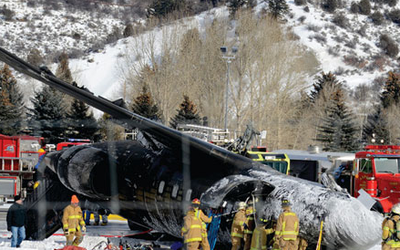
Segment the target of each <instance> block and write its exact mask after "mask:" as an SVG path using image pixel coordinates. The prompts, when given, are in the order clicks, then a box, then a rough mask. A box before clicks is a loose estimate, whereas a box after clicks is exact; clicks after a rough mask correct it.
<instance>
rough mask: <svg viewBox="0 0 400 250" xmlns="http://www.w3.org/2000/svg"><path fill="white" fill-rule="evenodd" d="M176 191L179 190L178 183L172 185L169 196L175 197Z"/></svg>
mask: <svg viewBox="0 0 400 250" xmlns="http://www.w3.org/2000/svg"><path fill="white" fill-rule="evenodd" d="M178 191H179V185H178V184H175V185H174V186H173V187H172V192H171V197H172V198H176V197H177V196H178Z"/></svg>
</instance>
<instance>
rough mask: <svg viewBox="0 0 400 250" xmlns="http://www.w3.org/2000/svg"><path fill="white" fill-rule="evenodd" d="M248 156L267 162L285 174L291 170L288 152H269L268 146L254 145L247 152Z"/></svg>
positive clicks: (263, 162)
mask: <svg viewBox="0 0 400 250" xmlns="http://www.w3.org/2000/svg"><path fill="white" fill-rule="evenodd" d="M246 157H248V158H250V159H252V160H253V161H257V162H260V163H262V164H265V165H267V166H269V167H271V168H273V169H275V170H277V171H279V172H281V173H283V174H286V175H288V174H289V172H290V160H289V157H288V156H287V154H284V153H274V152H267V148H266V147H252V148H251V149H250V150H248V151H247V152H246Z"/></svg>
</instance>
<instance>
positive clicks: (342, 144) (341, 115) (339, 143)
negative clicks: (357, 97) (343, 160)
mask: <svg viewBox="0 0 400 250" xmlns="http://www.w3.org/2000/svg"><path fill="white" fill-rule="evenodd" d="M325 114H326V116H325V117H324V118H322V125H321V126H319V127H318V134H317V138H316V140H317V141H319V142H321V143H322V145H323V150H326V151H354V150H356V149H357V148H358V142H357V132H358V129H357V128H356V126H355V124H354V122H353V121H354V120H355V118H354V115H353V114H352V112H350V111H349V109H348V108H347V107H346V105H345V99H344V91H343V89H342V88H341V86H337V87H336V88H335V89H334V91H333V93H332V95H331V101H330V103H329V105H328V106H327V108H326V110H325Z"/></svg>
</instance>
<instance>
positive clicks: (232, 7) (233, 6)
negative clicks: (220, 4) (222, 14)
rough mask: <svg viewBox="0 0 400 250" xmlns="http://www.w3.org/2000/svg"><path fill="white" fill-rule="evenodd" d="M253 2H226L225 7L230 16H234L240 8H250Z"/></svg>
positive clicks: (231, 0)
mask: <svg viewBox="0 0 400 250" xmlns="http://www.w3.org/2000/svg"><path fill="white" fill-rule="evenodd" d="M254 5H255V2H254V1H253V0H228V1H227V6H228V9H229V13H230V15H231V16H235V14H236V12H237V11H238V10H239V9H240V8H242V7H248V8H252V7H254Z"/></svg>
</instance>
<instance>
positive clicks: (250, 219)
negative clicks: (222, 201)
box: [244, 203, 256, 250]
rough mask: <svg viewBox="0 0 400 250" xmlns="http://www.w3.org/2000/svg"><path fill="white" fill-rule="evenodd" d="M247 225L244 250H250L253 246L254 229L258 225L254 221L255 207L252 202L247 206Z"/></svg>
mask: <svg viewBox="0 0 400 250" xmlns="http://www.w3.org/2000/svg"><path fill="white" fill-rule="evenodd" d="M246 225H247V228H245V229H244V250H249V249H250V246H251V238H252V236H253V230H254V228H255V227H256V223H255V222H254V209H253V204H252V203H249V205H248V206H247V208H246Z"/></svg>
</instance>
